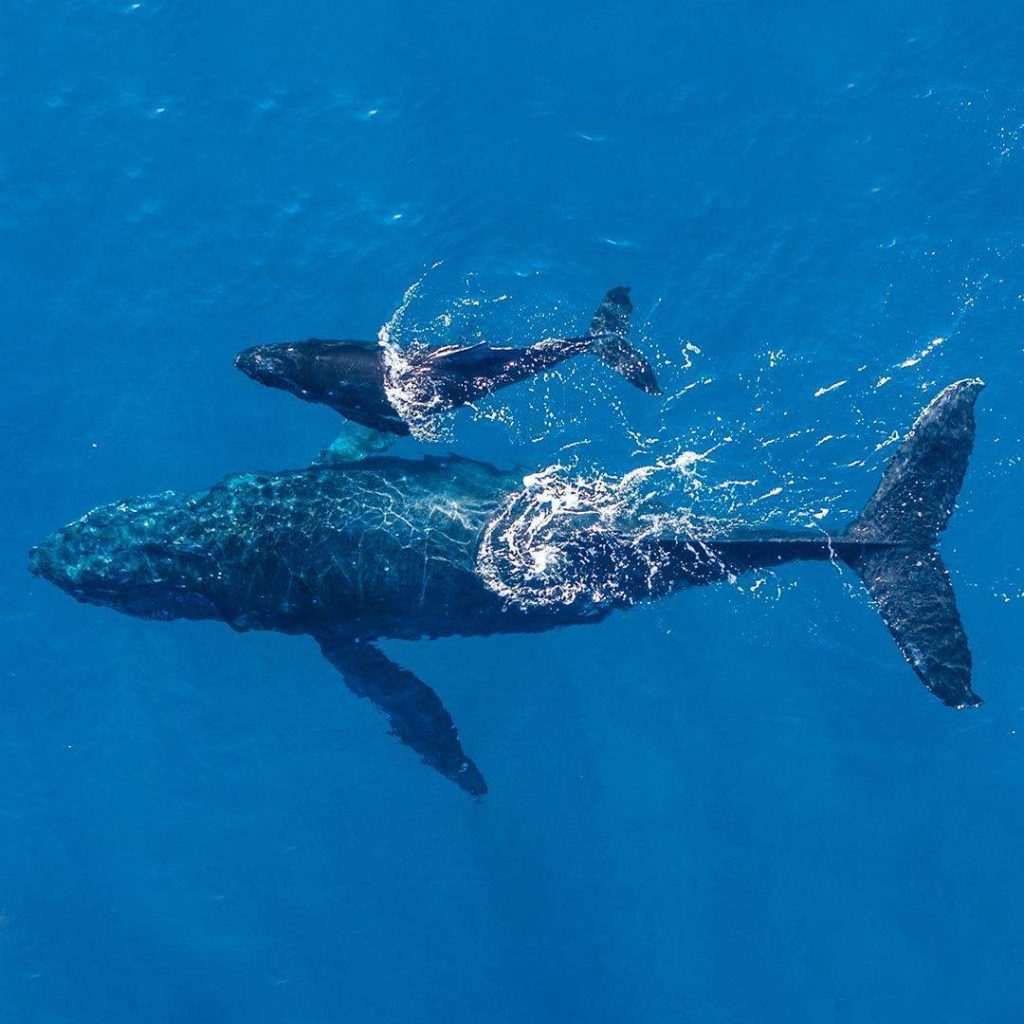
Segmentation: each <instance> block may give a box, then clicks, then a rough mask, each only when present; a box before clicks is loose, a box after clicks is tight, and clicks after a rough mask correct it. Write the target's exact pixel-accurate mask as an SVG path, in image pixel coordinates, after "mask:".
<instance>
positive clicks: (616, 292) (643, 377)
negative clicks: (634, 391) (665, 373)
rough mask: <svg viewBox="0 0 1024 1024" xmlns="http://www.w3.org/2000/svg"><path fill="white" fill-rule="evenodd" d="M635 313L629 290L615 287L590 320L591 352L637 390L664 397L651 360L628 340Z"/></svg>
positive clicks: (588, 332) (588, 335)
mask: <svg viewBox="0 0 1024 1024" xmlns="http://www.w3.org/2000/svg"><path fill="white" fill-rule="evenodd" d="M632 312H633V303H632V302H631V301H630V298H629V289H628V288H624V287H621V286H620V287H618V288H612V290H611V291H610V292H608V293H607V294H606V295H605V297H604V301H603V302H602V303H601V305H600V306H598V307H597V312H596V313H594V318H593V319H592V320H591V321H590V329H589V330H588V331H587V338H590V339H593V344H592V345H591V347H590V351H591V352H593V353H594V355H595V356H597V358H598V359H600V360H601V362H602V363H604V364H605V366H610V367H611V368H612V369H613V370H614V371H615V372H616V373H618V374H620V375H621V376H623V377H625V378H626V380H628V381H629V383H630V384H632V385H633V387H636V388H639V389H640V390H641V391H646V392H647V394H649V395H660V394H661V387H660V386H659V384H658V378H657V377H655V375H654V369H653V368H652V366H651V364H650V363H649V362H648V360H647V357H646V356H645V355H644V354H643V353H642V352H641V351H640V350H639V349H637V348H635V347H634V346H633V345H631V344H630V343H629V341H627V340H626V335H627V334H628V332H629V315H630V313H632Z"/></svg>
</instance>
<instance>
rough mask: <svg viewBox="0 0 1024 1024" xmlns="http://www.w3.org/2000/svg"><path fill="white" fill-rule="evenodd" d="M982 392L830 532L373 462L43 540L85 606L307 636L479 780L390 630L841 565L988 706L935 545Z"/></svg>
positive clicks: (914, 650) (527, 627) (528, 624)
mask: <svg viewBox="0 0 1024 1024" xmlns="http://www.w3.org/2000/svg"><path fill="white" fill-rule="evenodd" d="M982 386H983V385H982V382H981V381H979V380H963V381H960V382H958V383H956V384H952V385H950V386H949V387H947V388H946V389H945V390H944V391H942V392H941V393H940V394H939V395H938V396H937V397H936V398H934V399H933V400H932V402H931V403H930V404H929V405H928V406H927V407H926V408H925V409H924V411H923V412H922V413H921V414H920V415H919V417H918V419H917V421H916V423H915V424H914V426H913V428H912V430H911V431H910V433H909V434H908V435H907V437H906V438H905V439H904V441H903V444H902V446H901V447H900V449H899V451H898V452H897V453H896V455H895V456H894V457H893V459H892V461H891V462H890V463H889V466H888V467H887V469H886V470H885V473H884V475H883V477H882V480H881V482H880V483H879V485H878V487H877V489H876V491H875V493H874V495H873V496H872V497H871V498H870V500H869V501H868V503H867V504H866V505H865V507H864V510H863V512H862V513H861V514H860V515H859V516H858V517H857V518H856V519H855V520H854V521H853V522H852V523H851V524H849V525H848V526H847V527H846V528H845V529H843V530H841V531H840V532H838V533H836V534H834V535H831V536H829V535H825V534H819V533H811V534H809V533H807V532H792V533H779V532H775V531H772V532H768V533H758V532H748V531H741V530H737V529H735V528H730V529H723V528H722V527H721V526H719V525H717V524H716V523H715V522H713V521H708V520H705V521H700V520H694V519H692V518H686V517H685V516H684V517H680V516H679V515H674V516H673V515H669V514H662V513H656V514H653V515H646V514H644V515H635V514H630V513H623V514H616V513H615V512H614V511H613V510H610V509H609V507H608V506H602V507H591V508H587V507H581V506H580V504H579V503H578V502H577V503H576V504H575V505H573V506H572V507H568V508H566V507H565V505H564V503H561V502H559V501H557V500H549V501H546V500H545V499H544V494H543V491H541V492H538V491H537V489H536V487H535V486H534V487H532V488H531V482H530V480H529V479H528V480H527V481H525V482H524V481H522V480H519V479H517V478H516V477H514V476H513V475H512V474H510V473H506V472H502V471H500V470H498V469H495V468H494V467H491V466H487V465H484V464H482V463H478V462H473V461H469V460H466V459H461V458H457V457H449V458H425V459H422V460H418V461H411V460H405V459H396V458H388V457H379V456H378V457H373V458H369V459H366V460H364V461H362V462H353V463H348V464H341V465H337V464H335V465H327V466H313V467H310V468H309V469H302V470H297V471H293V472H285V473H275V474H260V473H246V474H240V475H236V476H229V477H226V478H225V479H224V480H222V481H221V482H220V483H218V484H216V485H214V486H213V487H211V488H210V489H209V490H208V491H202V492H200V493H197V494H192V495H177V494H175V493H173V492H167V493H164V494H159V495H155V496H153V497H147V498H137V499H131V500H127V501H121V502H118V503H116V504H112V505H104V506H102V507H100V508H97V509H95V510H93V511H92V512H89V513H87V514H86V515H85V516H83V517H82V518H81V519H79V520H78V521H77V522H74V523H71V524H70V525H68V526H65V527H64V528H63V529H60V530H57V531H56V532H55V533H53V534H52V535H51V536H50V537H49V538H48V539H46V540H45V541H44V542H43V543H42V544H41V545H40V546H39V547H37V548H35V549H33V551H32V552H31V555H30V569H31V570H32V572H34V573H36V574H38V575H40V576H43V577H45V578H47V579H49V580H51V581H52V582H53V583H55V584H56V585H57V586H59V587H61V588H62V589H64V590H66V591H67V592H68V593H69V594H71V595H72V596H73V597H75V598H76V599H78V600H79V601H83V602H87V603H90V604H99V605H107V606H110V607H112V608H116V609H117V610H119V611H122V612H126V613H128V614H132V615H138V616H141V617H143V618H153V619H173V618H192V619H207V618H209V619H220V620H222V621H224V622H227V623H228V624H229V625H231V626H232V627H234V628H235V629H237V630H246V629H273V630H279V631H281V632H285V633H305V634H310V635H312V636H313V637H315V638H316V640H317V641H318V642H319V644H320V646H321V648H322V650H323V653H324V654H325V655H326V657H327V658H328V660H329V661H331V662H332V663H333V664H334V665H335V666H336V667H337V668H338V669H339V670H340V672H341V673H342V675H343V677H344V679H345V682H346V683H347V684H348V686H349V688H350V689H351V690H353V691H354V692H355V693H356V694H357V695H359V696H361V697H366V698H368V699H369V700H371V701H373V702H374V703H375V704H376V705H377V706H378V707H379V708H380V709H381V710H382V711H383V712H384V713H385V715H386V716H387V718H388V719H389V722H390V725H391V729H392V731H393V732H394V733H395V734H396V735H397V736H398V738H399V739H400V740H401V741H402V742H403V743H406V744H408V745H409V746H410V747H412V748H413V749H414V750H415V751H416V752H417V753H418V754H419V755H420V756H421V757H422V758H423V760H424V761H425V762H426V763H427V764H429V765H431V766H433V767H434V768H436V769H437V770H438V771H439V772H440V773H441V774H442V775H444V776H446V777H447V778H449V779H452V780H454V781H455V782H456V783H458V785H459V786H461V787H462V788H463V789H465V790H466V791H468V792H469V793H472V794H474V795H479V794H482V793H484V792H485V791H486V785H485V783H484V779H483V776H482V775H481V774H480V772H479V770H478V769H477V767H476V766H475V765H474V764H473V762H472V761H471V760H470V759H469V757H467V755H466V754H465V753H464V751H463V749H462V746H461V743H460V741H459V737H458V734H457V732H456V729H455V726H454V725H453V723H452V720H451V718H450V717H449V715H448V713H447V711H445V709H444V707H443V706H442V704H441V701H440V700H439V698H438V697H437V695H436V694H435V693H434V691H433V690H432V689H430V688H429V687H428V686H427V685H426V684H425V683H423V682H421V681H420V680H419V679H417V678H415V677H414V676H413V675H412V674H411V673H409V672H407V671H405V670H404V669H402V668H400V667H399V666H397V665H395V664H393V663H392V662H391V661H389V660H388V659H387V658H386V657H385V656H384V655H383V654H382V653H381V652H380V650H379V649H378V648H377V647H376V645H375V641H377V640H378V639H380V638H388V637H395V638H405V639H414V638H418V637H437V636H445V635H453V634H458V635H481V634H490V633H497V632H531V631H540V630H546V629H551V628H553V627H555V626H562V625H569V624H572V623H588V622H596V621H598V620H600V619H602V618H603V617H604V616H605V615H607V614H609V612H611V611H612V610H614V609H616V608H623V607H628V606H630V605H632V604H635V603H637V602H639V601H643V600H646V599H650V598H656V597H661V596H664V595H666V594H670V593H672V592H674V591H676V590H678V589H680V588H682V587H684V586H687V585H700V584H707V583H715V582H719V581H722V580H726V579H731V578H733V577H735V576H736V575H738V574H740V573H742V572H745V571H749V570H754V569H758V568H763V567H767V566H777V565H780V564H782V563H784V562H789V561H793V560H797V559H814V560H819V561H826V560H838V561H842V562H844V563H845V564H846V565H848V566H849V567H850V568H852V569H853V570H854V571H855V572H856V573H857V574H858V575H859V576H860V578H861V579H862V580H863V581H864V584H865V586H866V588H867V590H868V593H869V594H870V596H871V598H872V599H873V600H874V602H875V604H876V606H877V607H878V610H879V611H880V612H881V614H882V617H883V619H884V620H885V622H886V624H887V625H888V627H889V629H890V630H891V632H892V634H893V636H894V637H895V639H896V642H897V644H898V645H899V647H900V649H901V650H902V651H903V654H904V655H905V656H906V658H907V660H908V661H909V662H910V664H911V666H912V667H913V669H914V671H915V672H916V673H917V674H918V676H919V677H920V678H921V680H922V681H923V682H924V684H925V686H927V687H928V689H930V690H931V691H932V692H933V693H935V694H936V696H938V697H939V698H940V699H941V700H942V701H944V702H945V703H946V704H949V705H952V706H955V707H966V706H972V705H976V704H979V703H980V700H979V698H978V697H977V696H976V695H975V694H974V693H973V691H972V690H971V656H970V652H969V650H968V646H967V639H966V637H965V636H964V632H963V629H962V627H961V624H960V616H959V614H958V612H957V609H956V604H955V601H954V597H953V589H952V584H951V582H950V579H949V576H948V575H947V573H946V569H945V567H944V565H943V563H942V559H941V557H940V556H939V553H938V551H937V550H936V543H937V539H938V534H939V532H940V531H941V530H942V529H943V528H944V527H945V525H946V522H947V520H948V519H949V516H950V514H951V512H952V510H953V506H954V503H955V501H956V497H957V494H958V493H959V490H960V486H961V484H962V482H963V479H964V474H965V472H966V469H967V461H968V457H969V455H970V452H971V448H972V445H973V441H974V403H975V399H976V398H977V395H978V392H979V391H980V390H981V388H982ZM524 484H525V486H524Z"/></svg>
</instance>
